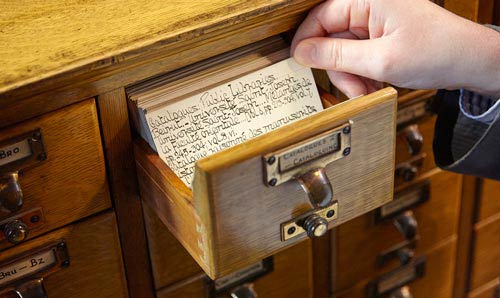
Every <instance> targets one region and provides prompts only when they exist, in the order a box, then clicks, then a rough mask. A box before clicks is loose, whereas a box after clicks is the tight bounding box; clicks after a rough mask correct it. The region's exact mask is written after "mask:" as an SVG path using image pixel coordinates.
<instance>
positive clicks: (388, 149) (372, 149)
mask: <svg viewBox="0 0 500 298" xmlns="http://www.w3.org/2000/svg"><path fill="white" fill-rule="evenodd" d="M396 98H397V95H396V92H395V90H394V89H392V88H387V89H384V90H381V91H378V92H376V93H373V94H370V95H368V96H364V97H360V98H356V99H352V100H349V101H346V102H343V103H340V104H338V105H336V106H334V107H331V108H328V109H325V110H324V111H322V112H319V113H317V114H314V115H312V116H309V117H307V118H305V119H303V120H300V121H297V122H295V123H293V124H290V125H287V126H285V127H282V128H279V129H277V130H274V131H271V132H269V133H266V134H264V135H261V136H259V137H256V138H254V139H251V140H249V141H246V142H244V143H242V144H239V145H236V146H234V147H231V148H229V149H227V150H224V151H221V152H218V153H215V154H213V155H211V156H209V157H206V158H204V159H201V160H199V161H198V162H197V163H196V168H195V178H194V182H193V189H192V190H191V189H189V188H188V187H187V186H185V184H184V183H182V181H181V180H180V179H179V178H178V177H177V176H176V175H175V174H174V173H173V172H172V170H171V169H169V167H168V166H167V165H166V164H165V163H164V162H163V161H162V160H161V159H160V157H159V156H158V155H157V154H156V153H155V152H153V151H152V150H151V149H150V148H149V146H148V145H147V144H146V143H145V142H143V141H142V140H137V141H136V145H135V154H136V161H137V171H138V175H139V183H140V191H141V197H142V198H143V199H144V200H145V201H146V202H147V203H148V204H150V205H151V206H152V207H153V209H154V210H156V212H157V213H158V216H159V217H160V219H161V220H162V221H163V222H164V223H165V225H166V226H167V227H168V228H169V229H170V231H171V232H172V234H173V235H175V236H176V237H177V238H178V239H179V241H180V242H181V243H182V244H183V245H184V247H185V248H186V249H187V251H188V252H189V253H190V254H191V255H192V256H193V258H194V259H195V260H196V261H197V262H198V264H199V265H200V266H201V267H202V268H203V270H204V271H205V272H206V273H207V274H208V275H209V276H210V277H211V278H218V277H221V276H223V275H226V274H229V273H231V272H232V271H234V270H237V269H241V268H244V267H246V266H249V265H251V264H254V263H255V262H258V261H259V260H261V259H264V258H266V257H268V256H270V255H272V254H274V253H276V252H278V251H280V250H282V249H283V248H285V247H288V246H291V245H294V244H296V243H297V242H299V241H301V240H303V239H305V238H307V236H310V237H316V236H321V235H322V234H324V233H325V232H326V230H327V229H328V228H332V227H334V226H337V225H339V224H341V223H343V222H346V221H348V220H350V219H352V218H354V217H357V216H359V215H361V214H364V213H366V212H368V211H370V210H373V209H375V208H377V207H379V206H381V205H383V204H385V203H387V202H389V201H390V200H391V199H392V193H393V180H394V147H395V142H394V139H395V130H396V127H395V117H396Z"/></svg>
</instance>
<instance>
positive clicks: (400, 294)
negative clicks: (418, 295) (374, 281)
mask: <svg viewBox="0 0 500 298" xmlns="http://www.w3.org/2000/svg"><path fill="white" fill-rule="evenodd" d="M389 298H413V295H412V294H411V292H410V287H408V286H404V287H401V288H399V289H397V290H396V291H394V292H392V293H391V295H390V296H389Z"/></svg>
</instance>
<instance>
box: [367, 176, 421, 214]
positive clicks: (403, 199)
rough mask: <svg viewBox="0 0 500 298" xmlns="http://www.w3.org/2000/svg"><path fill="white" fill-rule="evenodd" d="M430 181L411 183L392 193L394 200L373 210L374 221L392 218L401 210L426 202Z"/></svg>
mask: <svg viewBox="0 0 500 298" xmlns="http://www.w3.org/2000/svg"><path fill="white" fill-rule="evenodd" d="M430 185H431V183H430V181H429V180H425V181H423V182H420V183H417V184H414V185H411V186H409V187H406V188H405V189H403V190H401V191H398V192H397V193H395V194H394V200H393V201H391V202H389V203H387V204H385V205H383V206H382V207H380V208H378V209H377V210H376V211H375V222H380V221H382V220H386V219H390V218H394V217H395V216H397V215H399V214H401V213H402V212H404V211H406V210H409V209H411V208H414V207H416V206H419V205H421V204H423V203H425V202H427V201H428V200H429V198H430V192H431V191H430Z"/></svg>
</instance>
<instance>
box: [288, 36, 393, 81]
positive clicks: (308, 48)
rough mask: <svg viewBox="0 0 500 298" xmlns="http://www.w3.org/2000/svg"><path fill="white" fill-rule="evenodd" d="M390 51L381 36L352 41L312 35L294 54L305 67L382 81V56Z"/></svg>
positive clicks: (384, 62)
mask: <svg viewBox="0 0 500 298" xmlns="http://www.w3.org/2000/svg"><path fill="white" fill-rule="evenodd" d="M388 46H389V48H388ZM389 50H390V45H387V44H386V43H385V40H384V39H383V38H377V39H369V40H352V39H339V38H330V37H313V38H309V39H305V40H303V41H301V42H300V43H299V44H298V45H297V47H296V48H295V52H294V55H293V56H294V58H295V60H297V62H298V63H300V64H302V65H305V66H309V67H313V68H319V69H326V70H335V71H341V72H348V73H352V74H356V75H360V76H364V77H368V78H371V79H375V80H378V81H384V80H383V74H384V72H385V70H386V68H387V65H386V63H387V59H385V58H386V57H385V56H386V53H388V52H389Z"/></svg>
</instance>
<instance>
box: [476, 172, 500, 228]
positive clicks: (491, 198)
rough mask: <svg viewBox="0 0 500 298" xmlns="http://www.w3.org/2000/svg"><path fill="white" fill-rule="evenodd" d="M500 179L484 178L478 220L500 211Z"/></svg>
mask: <svg viewBox="0 0 500 298" xmlns="http://www.w3.org/2000/svg"><path fill="white" fill-rule="evenodd" d="M499 194H500V181H495V180H489V179H483V180H482V189H481V199H480V200H479V209H478V216H477V221H482V220H484V219H487V218H488V217H490V216H493V215H495V214H499V213H500V195H499Z"/></svg>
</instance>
